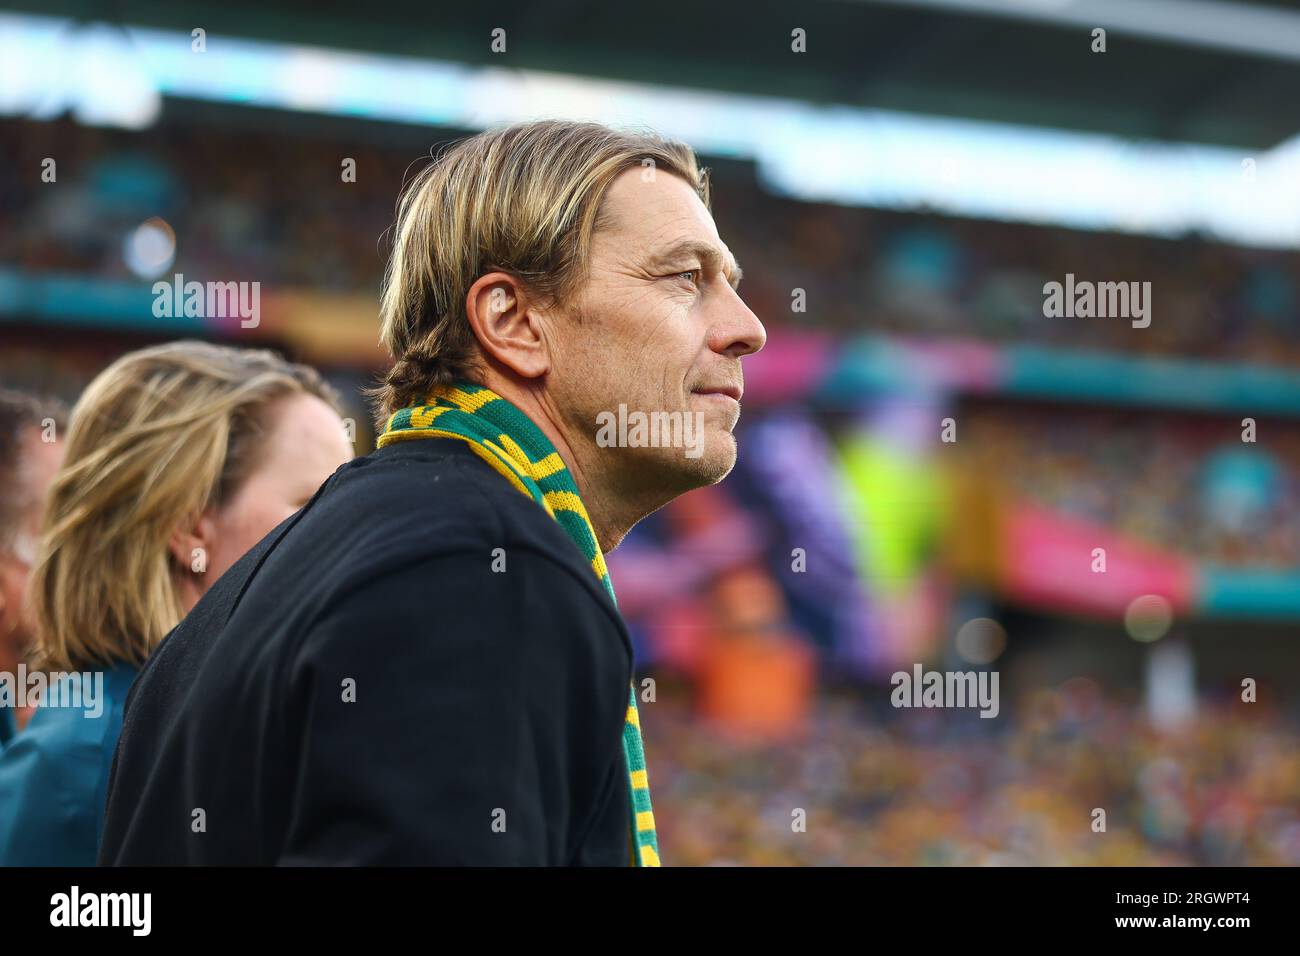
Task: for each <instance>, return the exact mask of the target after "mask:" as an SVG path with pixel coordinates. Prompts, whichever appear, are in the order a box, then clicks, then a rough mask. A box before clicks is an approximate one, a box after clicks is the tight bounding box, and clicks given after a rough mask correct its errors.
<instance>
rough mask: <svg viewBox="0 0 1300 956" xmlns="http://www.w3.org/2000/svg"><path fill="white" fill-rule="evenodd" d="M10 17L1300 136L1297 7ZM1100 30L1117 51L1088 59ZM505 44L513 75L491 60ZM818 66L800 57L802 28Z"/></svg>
mask: <svg viewBox="0 0 1300 956" xmlns="http://www.w3.org/2000/svg"><path fill="white" fill-rule="evenodd" d="M5 6H6V7H7V8H9V9H13V10H24V11H28V12H33V13H41V14H44V15H46V16H69V17H76V18H85V19H93V20H99V21H103V20H105V19H108V20H111V21H115V22H121V23H129V24H139V25H147V26H155V27H162V28H167V29H174V30H184V31H186V32H188V31H189V30H190V29H192V28H193V27H196V26H201V27H203V28H204V29H205V30H207V31H208V32H209V33H214V34H224V35H227V36H243V37H249V38H261V39H268V40H278V41H283V42H292V43H301V44H310V45H320V46H329V47H340V48H348V49H354V50H371V51H376V52H384V53H392V54H400V55H404V56H422V57H430V58H434V59H438V60H459V61H462V62H466V63H478V64H482V65H492V66H514V67H521V68H530V69H540V70H553V71H560V72H565V73H579V74H588V75H594V76H602V77H609V78H619V79H628V80H639V81H645V82H658V83H662V82H671V83H672V84H674V85H679V86H694V87H699V88H702V89H712V90H719V91H737V92H745V93H750V94H759V95H774V96H782V97H796V98H801V99H807V100H810V101H814V102H824V103H839V104H846V105H856V106H868V107H877V108H883V109H890V110H899V111H906V112H911V113H928V114H934V115H944V116H954V117H966V118H975V119H991V120H1000V121H1004V122H1010V123H1017V124H1026V125H1045V126H1053V127H1058V128H1066V129H1076V130H1085V131H1096V132H1105V133H1111V134H1115V135H1118V136H1122V137H1129V138H1135V139H1158V140H1170V141H1182V142H1200V143H1210V144H1218V145H1223V146H1233V147H1243V148H1247V149H1254V150H1258V149H1265V148H1268V147H1272V146H1274V145H1276V144H1278V143H1279V142H1281V141H1283V140H1285V139H1287V138H1289V137H1291V136H1294V135H1295V134H1296V133H1298V132H1300V123H1297V121H1296V119H1295V117H1294V114H1293V112H1292V111H1290V110H1289V109H1285V108H1282V107H1284V106H1287V105H1289V104H1290V103H1292V102H1293V101H1294V99H1295V96H1296V93H1297V92H1298V91H1300V0H1272V2H1271V3H1269V4H1268V5H1267V6H1265V5H1262V4H1253V3H1252V4H1245V3H1227V2H1223V0H1088V2H1086V3H1080V2H1073V0H810V2H806V3H799V4H794V3H786V2H780V3H773V2H767V3H762V2H752V0H717V2H713V3H706V4H699V3H694V4H687V5H682V6H680V7H677V8H673V7H672V6H662V5H661V6H655V7H646V6H644V5H640V4H631V5H619V4H611V3H607V2H603V0H550V2H547V3H537V2H528V0H494V2H493V3H492V4H491V5H490V6H485V5H479V4H476V3H473V2H462V3H455V4H446V3H444V4H440V5H438V6H436V7H435V6H434V5H432V4H430V3H428V2H427V0H422V2H416V0H389V2H386V3H365V4H354V3H338V4H327V3H321V2H306V0H290V2H281V3H276V4H274V6H272V5H271V4H269V3H267V2H266V0H223V2H222V3H221V4H219V5H216V6H214V5H213V4H211V3H203V2H196V0H171V2H167V3H161V2H157V0H115V2H114V3H112V4H104V3H102V2H95V0H26V2H24V0H19V2H6V3H5ZM1093 26H1099V27H1103V28H1105V29H1106V30H1107V50H1106V52H1105V53H1104V54H1102V53H1093V52H1092V51H1091V49H1090V47H1091V37H1090V34H1091V30H1092V28H1093ZM497 27H501V28H504V29H505V30H506V36H507V51H508V61H507V60H503V58H502V57H501V56H500V55H499V54H494V53H493V52H492V51H491V49H490V40H491V31H492V30H493V29H494V28H497ZM796 27H799V28H802V29H804V30H805V31H807V52H806V53H803V54H796V53H793V52H791V48H790V43H791V30H792V29H794V28H796Z"/></svg>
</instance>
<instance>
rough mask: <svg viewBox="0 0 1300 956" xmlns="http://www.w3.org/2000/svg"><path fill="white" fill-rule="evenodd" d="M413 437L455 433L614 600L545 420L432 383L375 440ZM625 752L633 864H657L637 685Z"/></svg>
mask: <svg viewBox="0 0 1300 956" xmlns="http://www.w3.org/2000/svg"><path fill="white" fill-rule="evenodd" d="M413 438H457V439H460V440H461V441H463V442H466V443H467V444H468V445H469V447H470V448H471V449H472V450H473V451H474V454H476V455H478V456H479V457H480V458H482V459H483V460H484V461H485V462H487V463H488V464H489V465H490V466H491V467H492V468H493V469H494V470H495V471H496V472H497V473H498V474H500V475H501V476H502V477H503V478H505V479H506V481H508V482H510V484H511V485H513V486H514V487H515V489H516V490H517V491H519V492H520V493H521V494H524V495H527V496H528V497H530V498H532V499H533V500H534V501H535V502H537V503H538V504H539V505H541V506H542V507H543V508H545V509H546V513H547V514H548V515H550V516H551V517H552V518H554V519H555V520H556V521H558V522H559V523H560V527H562V528H563V529H564V530H565V532H566V533H567V534H568V535H569V538H570V539H572V541H573V543H574V544H576V545H577V546H578V549H579V550H580V551H581V552H582V553H583V555H584V556H585V557H586V559H587V562H588V564H589V565H590V567H591V570H592V572H593V573H594V574H595V575H596V577H597V578H599V579H600V583H601V584H603V585H604V586H605V590H606V592H608V594H609V597H610V600H612V601H614V602H615V604H617V599H616V598H615V597H614V585H613V583H612V582H611V581H610V579H609V570H608V569H607V568H606V567H605V556H604V555H603V554H601V551H600V546H599V545H598V544H597V543H596V532H595V530H594V529H593V528H592V526H591V519H590V518H589V517H588V516H587V509H586V508H585V507H583V504H582V498H581V496H580V495H579V494H578V486H577V485H576V484H575V483H574V481H573V478H572V476H570V474H569V470H568V469H567V468H566V467H565V466H564V462H563V461H562V460H561V458H560V455H559V453H558V452H556V450H555V447H554V446H553V445H552V444H551V442H550V439H548V438H547V437H546V436H545V435H544V434H543V433H542V430H541V429H540V428H538V427H537V426H536V425H534V424H533V422H532V421H531V420H530V419H529V418H528V416H527V415H525V414H524V413H523V412H521V411H520V410H519V409H517V408H515V406H514V405H512V404H510V403H509V402H508V401H506V400H505V399H504V398H502V397H501V396H500V395H498V394H497V393H496V392H494V391H492V390H491V389H488V388H484V387H483V386H481V385H474V384H472V383H469V382H457V383H456V384H455V385H452V386H449V387H446V388H440V389H437V390H435V391H434V392H433V393H432V394H430V395H429V396H428V397H427V398H426V399H425V402H424V404H420V405H412V406H411V407H409V408H403V409H401V410H400V411H397V412H395V413H394V414H393V415H392V416H390V417H389V419H388V423H387V425H385V427H384V432H383V434H382V435H380V436H379V440H378V442H377V444H378V446H379V447H380V448H383V447H384V446H385V445H388V444H390V443H391V442H395V441H405V440H407V439H413ZM623 756H624V758H625V761H626V764H627V774H628V783H629V792H630V794H631V797H632V800H631V810H630V824H629V831H630V839H629V844H630V846H629V849H631V848H632V847H634V848H635V851H634V852H632V853H631V865H633V866H659V841H658V838H657V837H656V835H655V818H654V812H653V811H652V810H651V808H650V782H649V780H648V778H647V775H646V765H645V750H644V747H643V745H642V742H641V721H640V718H639V717H638V715H637V709H636V688H635V685H633V686H631V687H629V688H628V702H627V716H626V718H625V720H624V722H623Z"/></svg>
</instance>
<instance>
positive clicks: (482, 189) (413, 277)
mask: <svg viewBox="0 0 1300 956" xmlns="http://www.w3.org/2000/svg"><path fill="white" fill-rule="evenodd" d="M628 169H640V170H642V172H643V175H646V176H648V177H649V176H654V175H655V174H656V173H662V174H666V175H672V176H677V177H679V178H681V179H683V180H685V181H686V182H687V183H688V184H689V185H690V186H691V187H692V188H693V189H694V190H695V191H696V194H697V195H699V197H700V199H701V200H702V201H703V202H704V204H705V205H706V206H707V205H708V203H709V180H708V175H707V172H706V171H704V170H702V169H700V168H699V167H698V165H697V164H696V160H695V154H694V152H692V150H691V148H690V147H689V146H685V145H683V144H682V143H677V142H674V141H672V140H667V139H663V138H661V137H659V136H656V135H654V134H652V133H636V132H624V131H621V130H615V129H610V128H609V127H606V126H600V125H598V124H596V123H577V122H568V121H562V120H541V121H538V122H532V123H518V124H515V125H514V126H507V127H504V128H502V129H495V130H489V131H488V132H485V133H480V134H478V135H477V136H473V137H471V138H469V139H467V140H464V141H462V142H460V143H457V144H456V145H455V146H453V147H452V148H451V149H449V150H448V151H447V152H446V153H445V154H444V155H443V156H441V157H440V158H439V159H438V160H437V161H436V162H434V163H432V164H431V165H429V166H427V167H426V168H425V169H424V170H423V171H421V172H420V173H419V175H417V176H416V177H415V179H414V180H413V181H412V182H411V184H410V186H409V187H407V189H406V190H405V192H404V193H403V195H402V199H401V202H400V203H399V205H398V213H397V222H396V224H395V226H394V234H395V239H394V244H393V252H392V255H391V257H390V258H389V260H388V271H387V273H386V275H385V278H384V291H383V298H382V301H381V305H380V318H381V320H382V322H383V329H382V332H381V333H380V341H381V342H382V343H383V345H384V347H385V348H386V349H387V350H388V352H389V354H391V355H392V357H393V360H394V364H393V367H392V370H391V371H390V372H389V373H388V375H387V377H386V378H385V379H384V382H383V384H382V385H381V386H379V387H378V388H376V389H374V390H373V392H372V395H373V396H374V397H375V398H376V400H377V402H376V404H377V406H378V407H377V414H378V419H379V421H381V422H382V421H383V420H384V419H385V418H387V417H388V416H389V415H391V414H392V413H393V412H395V411H397V409H399V408H403V407H405V406H407V405H410V404H412V403H413V402H415V401H419V400H422V399H423V398H424V397H425V396H426V395H428V393H429V392H430V391H431V390H432V389H433V388H434V387H437V386H440V385H447V384H450V383H451V382H452V381H453V380H454V379H457V378H466V377H472V373H473V371H474V369H475V367H476V365H477V358H478V348H477V342H476V340H475V338H474V332H473V330H472V329H471V327H470V324H469V319H468V317H467V315H466V313H465V298H466V296H467V295H468V294H469V289H470V286H472V285H473V284H474V283H475V281H477V280H478V278H479V277H480V276H482V275H484V274H486V273H487V272H490V271H494V270H500V271H503V272H507V273H509V274H511V275H514V276H516V277H518V278H520V279H522V280H524V281H525V282H527V283H528V286H529V288H530V289H531V291H532V292H533V293H534V294H535V295H537V296H538V297H539V298H540V299H542V300H543V301H546V302H558V303H561V304H562V303H563V302H564V301H565V300H566V299H567V297H568V296H569V295H570V294H571V293H573V292H574V291H575V290H576V289H577V288H578V287H579V286H580V285H581V283H582V282H583V281H584V280H585V279H586V278H587V274H588V254H589V251H590V248H591V237H592V233H593V232H594V230H595V229H596V226H597V222H598V219H599V216H600V205H601V200H602V199H603V198H604V196H605V192H606V191H607V190H608V188H609V186H610V184H611V183H612V182H613V181H614V180H615V179H616V178H618V176H619V174H621V173H623V172H624V171H626V170H628Z"/></svg>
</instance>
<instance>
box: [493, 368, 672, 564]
mask: <svg viewBox="0 0 1300 956" xmlns="http://www.w3.org/2000/svg"><path fill="white" fill-rule="evenodd" d="M482 381H483V384H484V385H486V386H487V387H488V388H490V389H492V391H494V392H496V393H497V394H498V395H500V396H501V397H502V398H504V399H505V400H506V401H508V402H510V404H512V405H514V406H515V407H516V408H518V409H519V410H520V411H521V412H523V413H524V414H525V415H527V416H528V418H529V419H530V420H531V421H532V423H533V424H534V425H536V426H537V427H538V428H540V429H541V431H542V434H544V435H545V436H546V437H547V438H548V439H549V440H550V442H551V444H552V445H553V446H554V447H555V450H556V452H557V453H558V454H559V456H560V458H561V459H562V460H563V462H564V465H565V467H566V468H568V469H569V474H571V475H572V476H573V481H574V483H575V484H576V485H577V486H578V493H579V494H580V495H581V496H582V504H583V507H585V508H586V509H587V517H588V518H590V519H591V527H592V530H594V531H595V533H596V542H597V544H598V545H599V546H600V550H601V551H602V552H603V553H605V554H608V553H609V552H611V551H613V550H614V549H615V548H617V547H618V545H619V542H621V541H622V540H623V537H624V536H625V535H626V534H627V533H628V532H629V531H631V530H632V527H633V526H634V525H635V524H636V523H637V522H638V521H640V520H641V519H642V518H644V517H645V516H646V515H648V514H650V513H651V512H653V511H655V510H656V509H657V508H659V507H661V506H662V505H663V504H664V503H665V502H664V501H654V502H650V501H640V500H638V499H637V498H635V497H629V496H627V495H624V494H620V493H619V492H618V490H617V489H616V485H615V482H614V480H613V476H612V475H610V474H608V473H607V469H604V468H602V467H601V465H600V462H599V461H598V457H599V456H598V455H597V454H596V452H597V449H596V447H595V445H594V443H592V442H589V441H586V440H584V439H583V437H582V436H579V435H571V434H570V433H569V430H568V429H567V428H566V427H565V419H564V417H563V416H562V415H561V414H560V412H559V409H557V408H555V407H554V406H553V404H552V403H551V402H550V401H548V397H547V395H546V393H545V391H543V390H541V389H538V388H529V387H527V386H526V385H523V386H521V385H520V384H518V383H517V382H516V381H514V380H513V379H508V378H506V377H505V376H503V375H501V374H499V373H497V372H495V371H494V370H490V371H488V372H487V373H486V374H485V375H484V376H483V379H482ZM592 427H593V430H594V428H595V425H594V423H593V426H592Z"/></svg>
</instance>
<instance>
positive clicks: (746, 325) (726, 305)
mask: <svg viewBox="0 0 1300 956" xmlns="http://www.w3.org/2000/svg"><path fill="white" fill-rule="evenodd" d="M722 285H723V289H724V291H723V298H722V300H721V304H720V305H719V314H718V315H717V316H715V321H714V323H713V326H712V328H711V329H710V332H709V348H710V349H712V350H713V351H714V352H717V353H718V354H720V355H726V356H727V357H728V358H739V357H740V356H742V355H752V354H753V353H754V352H757V351H758V350H759V349H761V348H762V347H763V345H764V344H765V343H766V342H767V329H765V328H763V323H762V322H760V321H759V319H758V316H756V315H755V314H754V312H753V310H751V309H750V307H749V306H747V305H745V300H744V299H742V298H741V297H740V295H739V293H737V292H736V290H735V289H733V288H732V287H731V286H730V285H729V284H727V283H722Z"/></svg>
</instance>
